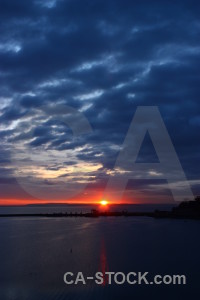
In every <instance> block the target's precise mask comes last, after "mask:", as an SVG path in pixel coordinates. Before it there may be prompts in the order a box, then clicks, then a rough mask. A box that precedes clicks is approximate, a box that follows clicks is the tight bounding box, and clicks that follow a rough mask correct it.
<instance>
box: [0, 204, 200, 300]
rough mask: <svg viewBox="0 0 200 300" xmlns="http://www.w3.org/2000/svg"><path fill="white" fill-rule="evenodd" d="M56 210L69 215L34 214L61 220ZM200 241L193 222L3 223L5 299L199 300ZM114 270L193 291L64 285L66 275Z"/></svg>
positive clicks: (1, 289) (0, 257)
mask: <svg viewBox="0 0 200 300" xmlns="http://www.w3.org/2000/svg"><path fill="white" fill-rule="evenodd" d="M56 208H58V211H61V207H54V208H52V207H48V208H47V207H45V208H44V207H42V208H41V207H40V208H38V207H32V208H31V212H32V213H35V212H38V211H37V210H40V211H39V212H47V210H48V209H49V210H48V212H54V211H55V209H56ZM6 209H7V210H6ZM12 209H14V211H12V212H13V213H16V208H9V209H8V208H2V207H1V208H0V213H8V210H9V212H10V210H12ZM22 209H25V211H23V212H24V213H26V212H27V211H26V209H28V210H29V209H30V207H29V208H19V211H18V209H17V212H20V213H21V210H22ZM52 209H53V211H52ZM65 209H66V207H65ZM79 209H80V207H79ZM79 209H77V206H76V207H75V211H77V212H79ZM84 209H85V210H86V211H88V209H91V207H88V206H87V208H86V207H85V206H84V207H82V208H81V210H82V211H83V212H84V211H85V210H84ZM129 209H130V208H129ZM134 209H135V210H137V209H138V211H140V210H141V207H140V209H139V208H137V207H134ZM146 209H147V207H146ZM148 209H150V208H148ZM151 209H152V207H151ZM115 210H116V207H115ZM64 211H66V210H64ZM68 211H69V210H68ZM70 211H73V207H70ZM131 211H133V207H132V208H131ZM142 211H144V209H143V210H142ZM199 234H200V222H199V221H193V220H192V221H190V220H170V219H159V220H157V219H154V218H148V217H130V218H126V217H108V218H106V217H100V218H92V219H91V218H35V217H29V218H27V217H23V218H18V217H15V218H0V266H1V269H0V270H1V271H0V299H2V300H8V299H9V300H11V299H12V300H36V299H37V300H50V299H51V300H54V299H55V300H56V299H59V300H61V299H92V300H95V299H101V300H103V299H105V300H106V299H110V300H113V299H122V300H123V299H136V300H143V299H159V300H160V299H167V300H169V299H170V300H173V299H198V295H199V292H200V268H199V267H200V255H199V253H200V238H199V236H200V235H199ZM106 270H107V271H113V272H124V273H128V272H149V273H150V276H151V275H152V276H154V275H157V274H161V275H166V274H168V275H173V274H180V275H182V274H183V275H185V276H186V278H187V284H186V285H158V286H156V285H144V284H143V285H128V284H124V285H116V284H112V285H108V283H107V281H105V282H104V284H102V285H97V284H95V283H94V282H92V281H89V282H88V284H86V285H83V284H81V283H79V284H77V285H66V284H65V283H64V281H63V276H64V273H66V272H73V273H74V274H77V272H83V274H84V275H85V276H93V275H94V274H95V273H96V272H98V271H106Z"/></svg>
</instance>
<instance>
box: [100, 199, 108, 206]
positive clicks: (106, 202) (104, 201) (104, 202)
mask: <svg viewBox="0 0 200 300" xmlns="http://www.w3.org/2000/svg"><path fill="white" fill-rule="evenodd" d="M100 203H101V205H103V206H106V205H108V201H106V200H102V201H101V202H100Z"/></svg>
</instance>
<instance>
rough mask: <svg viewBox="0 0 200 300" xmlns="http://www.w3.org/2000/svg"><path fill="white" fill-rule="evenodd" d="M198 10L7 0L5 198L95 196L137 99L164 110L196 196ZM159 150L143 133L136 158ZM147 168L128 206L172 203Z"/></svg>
mask: <svg viewBox="0 0 200 300" xmlns="http://www.w3.org/2000/svg"><path fill="white" fill-rule="evenodd" d="M199 16H200V3H199V1H184V0H183V1H177V0H175V1H165V0H162V1H149V0H148V1H122V0H109V1H104V0H102V1H100V0H84V1H83V0H57V1H56V0H47V1H42V0H35V1H33V0H29V1H25V0H20V1H12V0H0V83H1V84H0V139H1V143H0V169H1V174H0V205H13V204H14V205H21V204H30V203H45V202H51V201H53V202H73V203H74V202H83V203H86V202H96V201H99V200H100V199H101V198H102V195H103V193H104V192H103V191H104V189H105V187H106V185H107V183H108V180H109V178H110V176H117V175H118V174H117V173H118V172H119V170H116V169H115V162H116V159H117V157H118V155H119V152H120V150H121V147H122V144H123V142H124V139H125V137H126V134H127V131H128V129H129V126H130V124H131V121H132V119H133V117H134V114H135V112H136V109H137V107H138V106H157V107H158V108H159V111H160V114H161V116H162V118H163V121H164V123H165V126H166V128H167V131H168V133H169V135H170V138H171V141H172V143H173V145H174V148H175V150H176V153H177V155H178V158H179V160H180V162H181V165H182V167H183V170H184V172H185V175H186V177H187V179H188V182H189V184H190V186H191V188H192V191H193V193H194V195H198V194H200V174H199V165H200V151H199V150H200V140H199V130H200V105H199V101H200V71H199V70H200V63H199V62H200V39H199V36H200V19H199ZM154 150H155V149H153V148H152V143H151V139H150V138H149V136H148V135H147V136H146V137H145V140H144V143H143V147H142V148H141V153H140V157H139V158H138V159H139V161H142V162H144V161H145V162H147V161H148V162H154V161H155V160H156V159H157V158H156V157H155V153H154ZM149 172H150V173H151V174H150V175H151V177H152V178H150V179H148V180H146V179H142V174H140V175H141V176H140V180H130V181H129V182H128V185H127V188H126V190H125V191H124V195H123V198H122V200H121V201H122V202H123V201H124V202H130V203H149V202H156V203H163V202H170V201H173V199H172V194H171V191H170V189H169V188H168V185H167V182H166V180H163V179H160V178H159V174H157V173H156V172H154V170H150V171H149ZM177 181H178V179H177ZM107 200H111V201H113V202H114V200H115V199H114V197H113V198H112V199H107Z"/></svg>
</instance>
